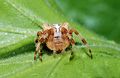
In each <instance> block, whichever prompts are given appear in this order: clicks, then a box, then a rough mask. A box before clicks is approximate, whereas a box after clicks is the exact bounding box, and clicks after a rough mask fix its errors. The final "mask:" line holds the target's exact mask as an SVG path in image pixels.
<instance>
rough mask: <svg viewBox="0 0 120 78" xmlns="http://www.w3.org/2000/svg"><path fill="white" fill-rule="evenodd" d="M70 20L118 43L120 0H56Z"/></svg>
mask: <svg viewBox="0 0 120 78" xmlns="http://www.w3.org/2000/svg"><path fill="white" fill-rule="evenodd" d="M56 2H57V4H58V5H59V7H60V9H61V10H62V12H64V14H65V15H66V16H68V17H69V18H70V19H71V21H75V22H77V23H80V24H81V25H83V26H86V28H88V29H91V30H93V31H94V32H96V33H98V34H99V35H103V36H104V37H106V38H107V39H109V40H114V41H116V42H118V43H120V0H56Z"/></svg>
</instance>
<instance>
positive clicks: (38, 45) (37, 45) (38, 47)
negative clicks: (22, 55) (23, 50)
mask: <svg viewBox="0 0 120 78" xmlns="http://www.w3.org/2000/svg"><path fill="white" fill-rule="evenodd" d="M37 52H39V53H40V42H37V43H36V49H35V52H34V60H36V55H37Z"/></svg>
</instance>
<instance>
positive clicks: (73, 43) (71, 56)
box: [70, 36, 75, 60]
mask: <svg viewBox="0 0 120 78" xmlns="http://www.w3.org/2000/svg"><path fill="white" fill-rule="evenodd" d="M70 44H71V45H72V49H71V54H70V60H72V59H73V58H74V52H73V48H74V46H75V41H74V40H73V38H72V36H71V39H70Z"/></svg>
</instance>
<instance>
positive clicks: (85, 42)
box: [69, 29, 93, 59]
mask: <svg viewBox="0 0 120 78" xmlns="http://www.w3.org/2000/svg"><path fill="white" fill-rule="evenodd" d="M73 32H74V33H75V34H76V35H77V36H78V37H79V38H80V40H81V41H82V43H83V44H84V45H85V46H86V47H87V48H88V51H89V53H90V55H89V56H90V57H91V59H92V58H93V56H92V52H91V49H90V47H89V45H88V44H87V41H86V40H85V38H83V37H82V35H81V34H80V33H78V32H77V31H76V30H74V29H71V30H70V31H69V34H70V35H72V33H73Z"/></svg>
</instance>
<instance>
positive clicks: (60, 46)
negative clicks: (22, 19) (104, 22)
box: [34, 23, 92, 61]
mask: <svg viewBox="0 0 120 78" xmlns="http://www.w3.org/2000/svg"><path fill="white" fill-rule="evenodd" d="M73 32H74V33H75V34H76V35H77V36H78V37H79V38H80V40H81V41H82V43H83V44H84V45H86V46H87V48H88V49H89V52H90V56H91V58H92V53H91V49H90V48H89V46H88V44H87V42H86V40H85V39H84V38H83V37H82V36H81V34H80V33H78V32H77V31H76V30H75V29H68V23H63V24H52V25H49V24H43V30H42V31H38V32H37V38H36V40H35V43H36V50H35V54H34V60H36V54H37V52H38V53H39V58H40V60H41V61H42V53H41V50H40V46H41V44H43V43H45V44H46V46H47V47H48V48H49V49H50V50H52V51H53V53H54V54H56V53H57V52H60V53H61V52H64V50H65V49H66V48H68V47H69V46H70V45H72V46H74V45H75V41H74V40H73V38H72V33H73Z"/></svg>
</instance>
